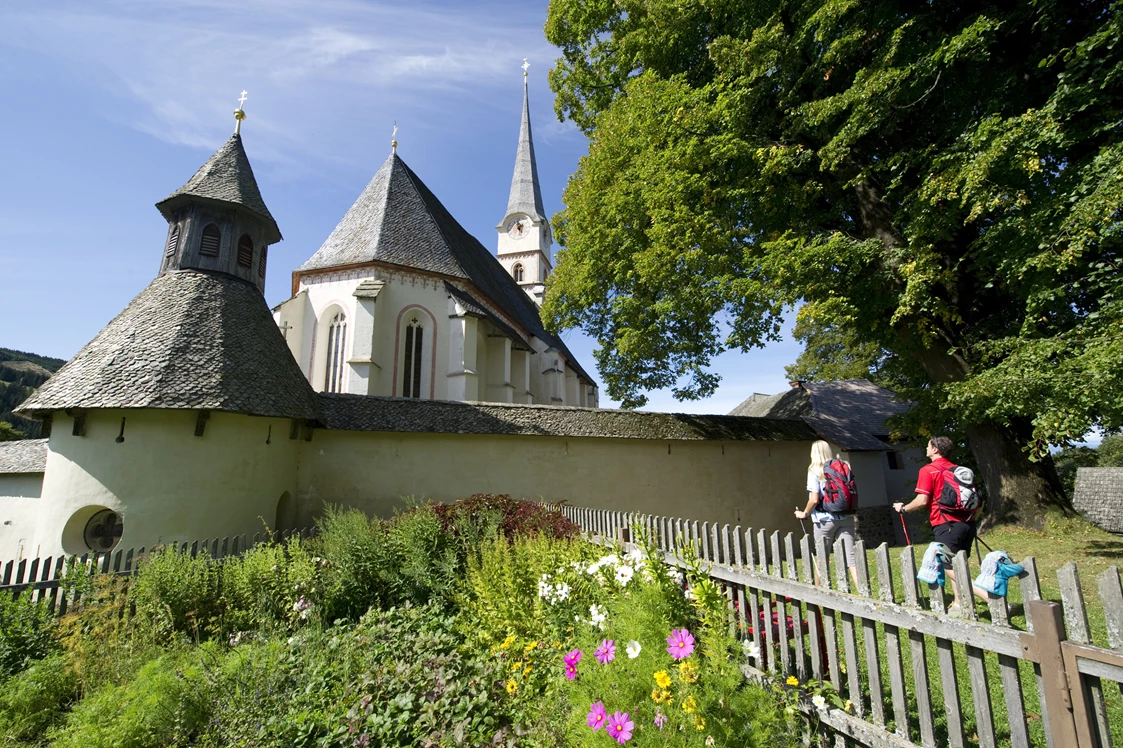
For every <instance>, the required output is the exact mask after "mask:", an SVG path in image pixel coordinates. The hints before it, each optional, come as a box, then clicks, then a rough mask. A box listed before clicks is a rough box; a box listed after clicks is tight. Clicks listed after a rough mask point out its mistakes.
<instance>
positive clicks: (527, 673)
mask: <svg viewBox="0 0 1123 748" xmlns="http://www.w3.org/2000/svg"><path fill="white" fill-rule="evenodd" d="M530 671H531V666H530V665H527V666H526V670H523V677H524V678H525V677H526V676H528V675H530Z"/></svg>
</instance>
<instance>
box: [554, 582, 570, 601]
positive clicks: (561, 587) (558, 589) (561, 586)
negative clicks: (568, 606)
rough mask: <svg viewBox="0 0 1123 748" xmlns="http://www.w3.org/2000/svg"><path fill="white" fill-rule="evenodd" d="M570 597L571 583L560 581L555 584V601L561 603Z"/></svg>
mask: <svg viewBox="0 0 1123 748" xmlns="http://www.w3.org/2000/svg"><path fill="white" fill-rule="evenodd" d="M568 597H569V585H568V584H566V583H565V582H558V583H557V584H556V585H555V586H554V602H556V603H560V602H562V601H563V600H565V599H566V598H568Z"/></svg>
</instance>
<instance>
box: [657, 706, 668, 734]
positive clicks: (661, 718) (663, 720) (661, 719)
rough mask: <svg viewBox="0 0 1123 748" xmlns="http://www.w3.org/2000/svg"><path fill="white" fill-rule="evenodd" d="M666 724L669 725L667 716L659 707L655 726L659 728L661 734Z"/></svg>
mask: <svg viewBox="0 0 1123 748" xmlns="http://www.w3.org/2000/svg"><path fill="white" fill-rule="evenodd" d="M665 724H667V715H665V714H663V710H662V709H660V708H659V707H656V708H655V726H656V727H658V728H659V731H660V732H662V731H663V725H665Z"/></svg>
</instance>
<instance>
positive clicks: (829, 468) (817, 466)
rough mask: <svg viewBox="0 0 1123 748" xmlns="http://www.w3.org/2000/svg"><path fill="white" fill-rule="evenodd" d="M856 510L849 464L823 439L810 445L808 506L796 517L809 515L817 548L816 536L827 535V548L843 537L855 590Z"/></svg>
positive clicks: (856, 584)
mask: <svg viewBox="0 0 1123 748" xmlns="http://www.w3.org/2000/svg"><path fill="white" fill-rule="evenodd" d="M857 509H858V490H857V486H855V484H854V478H853V476H852V475H851V473H850V466H849V465H848V464H846V463H845V462H843V461H842V460H837V459H835V457H834V455H833V454H832V453H831V445H830V444H828V443H826V442H825V441H822V440H819V441H817V442H815V443H814V444H812V445H811V464H810V465H809V466H808V468H807V506H806V507H804V508H803V509H802V510H801V509H796V510H795V516H796V517H797V518H799V519H801V520H802V519H804V518H806V517H807V515H811V521H812V523H813V524H814V532H815V547H816V548H818V547H819V538H826V540H827V547H828V548H830V547H832V546H833V545H834V541H835V540H836V539H837V538H842V547H843V550H844V551H845V553H846V566H847V567H848V568H849V569H850V579H851V580H852V581H853V582H854V587H853V589H854V590H857V588H858V573H857V571H856V570H855V568H854V541H855V539H856V535H857V522H856V521H855V517H854V513H855V512H856V511H857ZM818 578H819V566H818V564H816V565H815V579H816V580H818Z"/></svg>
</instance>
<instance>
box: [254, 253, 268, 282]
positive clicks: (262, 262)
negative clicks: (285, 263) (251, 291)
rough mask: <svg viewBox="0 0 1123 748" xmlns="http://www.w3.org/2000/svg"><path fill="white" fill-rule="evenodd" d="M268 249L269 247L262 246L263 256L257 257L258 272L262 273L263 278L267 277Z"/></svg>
mask: <svg viewBox="0 0 1123 748" xmlns="http://www.w3.org/2000/svg"><path fill="white" fill-rule="evenodd" d="M268 249H269V248H268V247H262V248H261V257H259V258H258V259H257V274H258V275H260V276H261V277H262V278H264V277H265V255H266V250H268Z"/></svg>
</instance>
